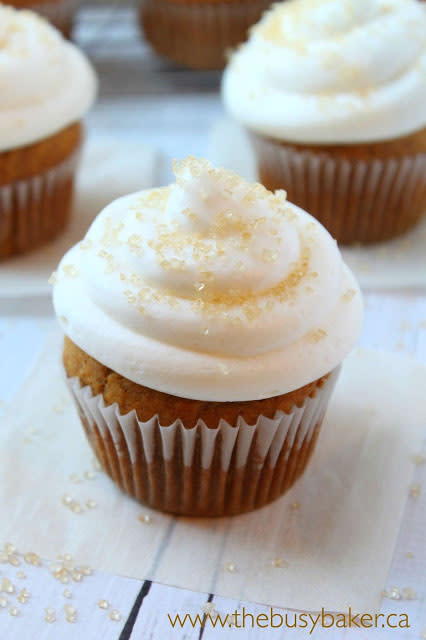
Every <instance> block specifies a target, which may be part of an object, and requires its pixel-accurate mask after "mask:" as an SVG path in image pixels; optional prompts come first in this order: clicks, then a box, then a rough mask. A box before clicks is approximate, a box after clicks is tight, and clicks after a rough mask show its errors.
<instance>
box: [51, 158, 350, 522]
mask: <svg viewBox="0 0 426 640" xmlns="http://www.w3.org/2000/svg"><path fill="white" fill-rule="evenodd" d="M174 171H175V174H176V183H175V184H172V185H170V186H168V187H163V188H159V189H152V190H147V191H141V192H139V193H136V194H133V195H130V196H126V197H124V198H120V199H118V200H116V201H115V202H113V203H112V204H110V205H109V206H107V207H106V208H105V209H104V210H103V211H102V212H101V213H100V214H99V215H98V217H97V218H96V219H95V221H94V222H93V224H92V226H91V227H90V229H89V231H88V232H87V235H86V237H85V238H84V240H83V241H82V242H81V243H80V244H78V245H76V246H75V247H74V248H72V249H71V250H70V251H69V252H68V253H67V254H66V255H65V256H64V258H63V259H62V261H61V263H60V265H59V267H58V271H57V273H56V274H55V277H54V282H55V284H54V291H53V302H54V307H55V311H56V314H57V317H58V319H59V322H60V324H61V326H62V328H63V330H64V333H65V336H66V337H65V343H64V350H63V363H64V366H65V372H66V376H67V381H68V385H69V387H70V389H71V391H72V394H73V396H74V398H75V401H76V404H77V407H78V411H79V414H80V417H81V421H82V423H83V426H84V429H85V431H86V434H87V437H88V440H89V442H90V444H91V446H92V448H93V450H94V452H95V454H96V456H97V458H98V460H99V462H100V464H101V465H102V467H103V468H104V470H105V471H106V472H107V473H108V474H109V475H110V476H111V478H112V479H113V480H115V482H116V483H117V484H118V485H119V486H120V487H121V488H122V489H123V491H126V492H127V493H129V494H130V495H132V496H134V497H135V498H137V499H138V500H139V501H141V502H142V503H144V504H146V505H149V506H150V507H153V508H155V509H159V510H161V511H166V512H171V513H177V514H183V515H193V516H219V515H229V514H237V513H242V512H245V511H250V510H252V509H255V508H258V507H261V506H262V505H265V504H266V503H268V502H270V501H271V500H274V499H275V498H277V497H278V496H280V495H281V494H283V493H284V492H285V491H286V490H287V489H289V487H291V486H292V484H293V483H294V482H295V481H296V480H297V478H298V477H299V476H300V475H301V474H302V473H303V471H304V469H305V467H306V465H307V463H308V460H309V458H310V456H311V454H312V451H313V449H314V446H315V442H316V440H317V437H318V433H319V430H320V426H321V422H322V419H323V416H324V413H325V410H326V406H327V402H328V399H329V397H330V394H331V392H332V389H333V386H334V384H335V381H336V378H337V375H338V372H339V367H340V363H341V362H342V360H343V359H344V357H345V356H346V354H347V353H348V352H349V351H350V350H351V348H352V346H353V344H354V342H355V340H356V338H357V336H358V333H359V331H360V326H361V320H362V301H361V294H360V291H359V288H358V285H357V283H356V281H355V279H354V276H353V275H352V273H351V272H350V271H349V269H348V268H347V266H346V265H345V264H344V263H343V261H342V257H341V255H340V252H339V250H338V248H337V245H336V242H335V241H334V240H333V239H332V238H331V236H330V235H329V233H328V232H327V231H326V230H325V229H324V228H323V227H322V226H321V225H320V224H319V223H318V222H317V221H316V220H315V219H314V218H312V217H311V216H310V215H309V214H308V213H305V212H304V211H302V210H301V209H299V208H298V207H295V206H294V205H292V204H290V203H289V202H287V200H286V194H285V192H284V191H277V192H275V193H271V192H270V191H267V190H266V189H265V188H264V187H263V186H262V185H260V184H254V185H252V184H249V183H248V182H246V181H244V180H243V179H242V178H240V177H239V176H237V175H236V174H234V173H231V172H226V171H224V170H223V169H216V168H214V167H213V166H212V165H211V164H209V163H208V162H207V161H205V160H195V159H193V158H188V159H187V160H184V161H183V162H181V163H180V164H178V163H175V166H174Z"/></svg>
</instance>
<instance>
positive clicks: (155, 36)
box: [140, 0, 272, 69]
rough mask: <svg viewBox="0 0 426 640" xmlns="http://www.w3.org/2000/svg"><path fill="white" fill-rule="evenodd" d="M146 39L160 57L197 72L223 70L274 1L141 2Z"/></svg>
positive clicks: (201, 0)
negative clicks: (227, 57) (232, 51)
mask: <svg viewBox="0 0 426 640" xmlns="http://www.w3.org/2000/svg"><path fill="white" fill-rule="evenodd" d="M141 1H142V4H141V9H140V18H141V24H142V28H143V30H144V33H145V36H146V39H147V40H148V42H149V43H150V44H151V45H152V47H153V48H154V49H155V51H156V52H157V53H159V54H160V55H162V56H165V57H166V58H170V59H171V60H173V61H174V62H177V63H179V64H183V65H185V66H188V67H192V68H193V69H222V68H223V67H224V66H225V53H226V52H227V50H228V49H229V48H230V47H234V46H235V45H237V44H239V43H240V42H243V41H244V40H245V39H246V37H247V30H248V28H249V27H250V26H251V25H252V24H254V23H255V22H257V20H259V18H260V16H261V15H262V12H263V11H264V10H265V9H266V8H267V7H268V6H269V5H270V4H271V2H272V0H141Z"/></svg>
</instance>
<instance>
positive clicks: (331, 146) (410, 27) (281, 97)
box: [223, 0, 426, 243]
mask: <svg viewBox="0 0 426 640" xmlns="http://www.w3.org/2000/svg"><path fill="white" fill-rule="evenodd" d="M223 97H224V101H225V105H226V107H227V108H228V110H229V111H230V113H231V114H232V115H233V116H234V117H235V118H236V119H237V120H238V121H239V122H241V123H243V124H244V125H245V126H246V127H247V128H248V129H249V131H250V132H251V134H252V140H253V143H254V147H255V150H256V155H257V159H258V166H259V172H260V179H261V181H262V183H263V184H264V185H265V186H266V187H268V188H270V189H276V188H279V187H283V188H285V189H286V190H287V194H288V197H289V199H290V200H291V201H292V202H295V203H296V204H298V205H300V206H301V207H303V208H306V209H307V210H308V211H310V212H311V213H312V214H313V215H314V216H315V217H317V218H318V219H319V220H320V221H321V222H322V223H323V224H324V225H325V226H326V227H327V229H328V230H329V231H330V233H331V234H332V235H333V236H334V237H335V238H336V239H337V240H338V241H339V242H341V243H352V242H366V243H367V242H376V241H380V240H384V239H386V238H391V237H393V236H396V235H398V234H400V233H402V232H404V231H406V230H407V229H409V228H410V227H412V226H413V225H414V224H415V223H416V222H417V221H418V219H419V218H420V216H421V215H422V213H423V212H424V209H425V202H426V181H425V175H426V130H425V124H426V13H425V6H424V5H422V4H420V3H419V2H417V0H390V1H388V0H345V2H343V1H342V0H321V1H319V0H291V1H290V2H285V3H279V4H277V5H274V7H273V8H272V9H271V11H269V12H267V13H266V14H265V15H264V17H263V19H262V20H261V21H260V22H259V23H258V24H257V25H256V27H254V28H253V30H252V32H251V36H250V39H249V41H248V43H247V44H246V45H243V46H242V47H241V48H240V49H239V50H238V51H237V53H236V54H235V55H234V56H233V58H232V60H231V63H230V65H229V67H228V68H227V70H226V72H225V75H224V80H223Z"/></svg>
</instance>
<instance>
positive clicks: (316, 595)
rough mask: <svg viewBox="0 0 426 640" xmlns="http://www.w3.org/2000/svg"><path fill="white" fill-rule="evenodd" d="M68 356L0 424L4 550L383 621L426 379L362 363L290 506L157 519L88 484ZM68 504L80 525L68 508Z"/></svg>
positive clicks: (100, 485)
mask: <svg viewBox="0 0 426 640" xmlns="http://www.w3.org/2000/svg"><path fill="white" fill-rule="evenodd" d="M60 343H61V337H60V336H59V334H56V333H55V335H53V336H52V337H51V338H50V340H49V341H48V344H47V346H46V349H45V350H44V352H43V353H42V355H41V357H40V359H39V361H38V363H37V364H36V366H35V369H34V370H33V372H32V374H31V376H30V377H29V379H27V381H26V382H25V383H24V385H23V387H22V389H21V390H20V392H19V393H18V395H17V396H16V397H15V398H14V399H13V401H12V402H11V405H10V407H9V409H8V411H7V412H6V415H5V417H4V418H2V420H1V425H0V540H3V541H5V540H13V542H14V544H16V545H18V547H20V548H21V549H23V550H29V549H31V550H33V551H37V552H38V553H39V554H41V555H42V556H43V557H45V558H48V559H49V558H52V559H54V558H55V556H56V555H57V554H58V553H63V552H68V553H71V554H72V555H73V556H74V557H75V558H78V559H79V562H81V563H88V564H90V565H91V566H93V567H95V568H98V569H103V570H106V571H110V572H112V573H115V574H122V575H126V576H131V577H136V578H141V579H142V578H151V579H154V580H156V581H158V582H163V583H167V584H172V585H177V586H181V587H185V588H189V589H192V590H199V591H205V592H215V593H217V594H219V595H224V596H228V597H232V598H237V599H243V600H251V601H257V602H261V603H265V604H269V605H274V606H282V607H288V608H296V609H302V610H319V609H321V607H325V608H326V609H328V610H335V611H339V610H346V609H347V606H348V605H350V606H352V607H353V608H356V609H358V610H360V611H371V610H373V609H375V608H377V607H378V605H379V601H380V592H381V589H382V588H383V586H384V584H385V581H386V576H387V572H388V569H389V565H390V562H391V559H392V554H393V549H394V545H395V541H396V537H397V533H398V528H399V524H400V521H401V517H402V512H403V508H404V505H405V502H406V500H407V496H408V493H409V486H410V483H411V478H412V475H413V470H414V466H413V462H412V455H413V454H415V453H417V452H418V451H419V449H420V446H421V441H422V437H423V435H424V431H425V425H426V405H425V403H424V389H425V388H426V368H425V367H424V366H422V365H420V364H419V363H418V362H416V361H415V360H413V359H411V358H409V357H407V356H400V355H393V354H390V353H386V352H379V351H373V350H358V351H356V352H355V353H354V354H352V355H351V356H350V357H349V358H348V359H347V361H346V362H345V364H344V367H343V371H342V374H341V377H340V379H339V381H338V384H337V388H336V391H335V393H334V395H333V398H332V400H331V405H330V408H329V411H328V413H327V417H326V421H325V424H324V427H323V431H322V434H321V435H320V439H319V442H318V446H317V449H316V451H315V454H314V457H313V459H312V462H311V464H310V466H309V468H308V470H307V472H306V473H305V475H304V476H303V478H302V479H301V480H300V481H299V482H298V483H297V484H296V485H295V487H294V488H293V489H292V490H291V492H290V493H289V494H287V495H286V496H284V497H283V498H281V499H280V500H278V501H276V502H275V503H273V504H271V505H270V506H268V507H265V508H263V509H261V510H259V511H257V512H253V513H251V514H247V515H243V516H238V517H234V518H220V519H187V518H174V517H171V516H168V515H165V514H161V513H156V512H150V511H149V510H148V509H146V508H145V507H143V506H141V505H139V504H138V503H137V502H135V501H133V500H132V499H130V498H128V497H127V496H125V495H124V494H123V493H121V492H120V491H119V489H117V488H116V487H115V486H114V484H113V483H112V482H111V481H110V480H109V479H108V478H107V477H106V476H105V475H104V474H103V473H96V474H95V477H94V478H92V479H89V478H90V475H91V474H89V478H86V477H84V472H85V471H87V470H90V469H92V468H93V461H92V460H93V458H92V453H91V450H90V449H89V446H88V444H87V443H86V440H85V438H84V435H83V430H82V428H81V426H80V424H79V420H78V417H77V415H76V412H75V409H74V406H73V404H72V403H71V399H70V396H69V394H68V391H67V389H66V386H65V383H64V381H63V378H62V375H61V371H60V364H59V351H60ZM74 474H77V475H76V477H74ZM64 495H70V496H71V497H72V498H73V499H75V500H76V501H78V503H79V504H80V505H81V506H82V507H83V512H82V513H80V514H78V513H74V512H73V511H71V510H70V508H69V507H67V506H65V505H64V504H62V498H63V496H64ZM408 499H409V498H408ZM89 500H93V501H95V502H96V503H97V507H96V508H88V507H87V506H86V503H87V501H89ZM92 504H93V503H92ZM297 507H298V508H297ZM141 514H144V515H146V514H149V515H150V516H151V522H150V523H146V522H145V523H144V522H141V521H140V520H139V519H138V516H140V515H141ZM423 516H425V517H426V513H424V514H423ZM420 517H421V514H420ZM425 524H426V523H425ZM276 559H281V560H282V566H281V567H276V566H274V560H276ZM228 563H232V565H234V571H232V572H230V571H229V570H227V568H226V566H227V564H228ZM275 564H276V563H275ZM228 568H229V565H228Z"/></svg>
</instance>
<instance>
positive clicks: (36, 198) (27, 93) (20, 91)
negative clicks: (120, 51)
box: [0, 5, 96, 259]
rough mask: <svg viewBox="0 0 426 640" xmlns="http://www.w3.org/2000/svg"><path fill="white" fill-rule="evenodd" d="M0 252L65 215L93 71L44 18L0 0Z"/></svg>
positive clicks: (35, 241) (39, 234)
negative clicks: (0, 90) (4, 3)
mask: <svg viewBox="0 0 426 640" xmlns="http://www.w3.org/2000/svg"><path fill="white" fill-rule="evenodd" d="M0 85H1V87H2V92H1V94H0V259H2V258H5V257H8V256H11V255H15V254H18V253H22V252H25V251H29V250H30V249H33V248H35V247H38V246H39V245H40V244H42V243H44V242H46V241H48V240H50V239H51V238H53V237H54V236H55V235H56V234H57V233H59V231H61V230H62V229H63V228H64V227H65V225H66V223H67V221H68V217H69V213H70V207H71V197H72V190H73V180H74V173H75V170H76V166H77V161H78V157H79V151H80V148H81V143H82V138H83V129H82V125H81V122H80V120H81V118H82V116H83V115H84V114H85V113H86V111H87V110H88V109H89V108H90V106H91V105H92V104H93V101H94V99H95V93H96V79H95V75H94V72H93V70H92V68H91V66H90V64H89V62H88V61H87V59H86V58H85V57H84V55H83V54H82V53H81V52H80V51H79V50H78V49H77V48H76V47H75V46H74V45H72V44H70V43H69V42H66V41H65V40H64V39H63V38H62V36H61V35H60V34H59V33H58V32H57V31H56V29H54V28H53V27H52V26H50V25H49V24H48V23H47V22H46V21H45V20H44V19H43V18H40V17H39V16H37V15H36V14H34V13H32V12H30V11H17V10H15V9H12V8H11V7H6V6H4V5H0Z"/></svg>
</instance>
